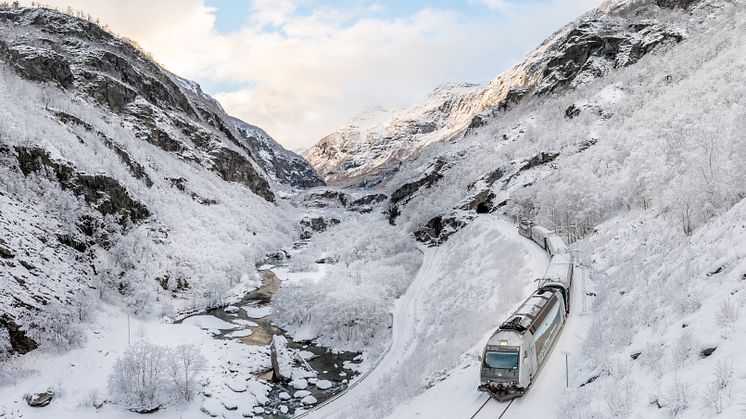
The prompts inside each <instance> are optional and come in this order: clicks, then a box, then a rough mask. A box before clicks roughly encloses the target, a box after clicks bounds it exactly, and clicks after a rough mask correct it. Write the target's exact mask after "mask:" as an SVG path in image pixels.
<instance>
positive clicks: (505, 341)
mask: <svg viewBox="0 0 746 419" xmlns="http://www.w3.org/2000/svg"><path fill="white" fill-rule="evenodd" d="M500 346H508V341H507V340H501V341H500Z"/></svg>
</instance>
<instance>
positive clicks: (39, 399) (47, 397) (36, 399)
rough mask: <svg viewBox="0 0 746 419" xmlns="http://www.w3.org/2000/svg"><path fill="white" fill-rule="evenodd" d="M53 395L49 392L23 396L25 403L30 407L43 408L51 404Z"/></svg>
mask: <svg viewBox="0 0 746 419" xmlns="http://www.w3.org/2000/svg"><path fill="white" fill-rule="evenodd" d="M53 398H54V394H53V393H52V392H51V391H44V392H41V393H34V394H27V395H26V396H24V399H25V400H26V403H28V405H29V406H31V407H44V406H47V405H48V404H49V403H51V402H52V399H53Z"/></svg>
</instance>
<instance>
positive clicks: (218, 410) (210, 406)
mask: <svg viewBox="0 0 746 419" xmlns="http://www.w3.org/2000/svg"><path fill="white" fill-rule="evenodd" d="M223 409H224V407H223V404H222V403H220V401H218V400H217V399H213V398H210V399H206V400H205V401H204V402H202V406H200V408H199V410H200V411H201V412H202V413H204V414H206V415H207V416H210V417H213V418H216V417H218V416H220V415H221V414H222V412H223Z"/></svg>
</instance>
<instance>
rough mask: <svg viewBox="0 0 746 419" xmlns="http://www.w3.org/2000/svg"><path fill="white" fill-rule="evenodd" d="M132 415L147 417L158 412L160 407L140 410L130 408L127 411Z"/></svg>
mask: <svg viewBox="0 0 746 419" xmlns="http://www.w3.org/2000/svg"><path fill="white" fill-rule="evenodd" d="M128 410H129V411H130V412H132V413H138V414H140V415H149V414H151V413H155V412H157V411H159V410H161V407H160V406H153V407H141V408H132V409H128Z"/></svg>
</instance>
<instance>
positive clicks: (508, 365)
mask: <svg viewBox="0 0 746 419" xmlns="http://www.w3.org/2000/svg"><path fill="white" fill-rule="evenodd" d="M484 364H485V365H486V366H488V367H490V368H499V369H507V370H516V369H518V352H487V353H486V354H485V357H484Z"/></svg>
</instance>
